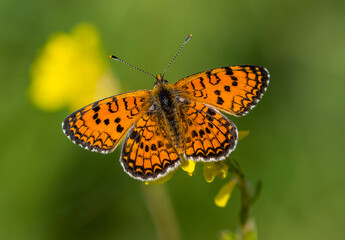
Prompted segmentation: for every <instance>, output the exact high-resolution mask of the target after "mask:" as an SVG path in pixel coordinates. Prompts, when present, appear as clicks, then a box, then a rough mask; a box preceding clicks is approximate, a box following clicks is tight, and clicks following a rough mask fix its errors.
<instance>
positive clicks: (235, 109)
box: [173, 65, 269, 116]
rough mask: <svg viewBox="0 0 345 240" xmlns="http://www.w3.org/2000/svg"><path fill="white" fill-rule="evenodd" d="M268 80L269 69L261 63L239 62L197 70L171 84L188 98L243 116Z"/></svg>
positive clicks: (261, 94) (251, 106)
mask: <svg viewBox="0 0 345 240" xmlns="http://www.w3.org/2000/svg"><path fill="white" fill-rule="evenodd" d="M268 82H269V73H268V71H267V70H266V69H265V68H264V67H259V66H252V65H242V66H229V67H221V68H215V69H212V70H209V71H205V72H201V73H197V74H194V75H191V76H189V77H186V78H183V79H181V80H180V81H178V82H176V83H175V84H174V85H173V86H174V87H175V88H177V89H180V90H181V91H182V96H183V97H185V98H187V99H193V100H195V101H198V102H203V103H206V104H209V105H212V106H215V107H217V108H219V109H221V110H223V111H226V112H228V113H230V114H232V115H235V116H243V115H245V114H247V113H248V111H249V110H251V109H252V108H253V107H254V106H255V105H256V104H257V103H258V101H259V100H260V99H261V97H262V96H263V94H264V93H265V91H266V88H267V85H268Z"/></svg>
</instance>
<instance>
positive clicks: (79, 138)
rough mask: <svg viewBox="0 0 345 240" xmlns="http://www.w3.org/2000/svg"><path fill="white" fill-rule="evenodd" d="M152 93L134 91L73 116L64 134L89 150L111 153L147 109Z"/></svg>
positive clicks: (100, 102)
mask: <svg viewBox="0 0 345 240" xmlns="http://www.w3.org/2000/svg"><path fill="white" fill-rule="evenodd" d="M150 92H151V91H144V90H142V91H133V92H128V93H124V94H119V95H115V96H112V97H109V98H105V99H103V100H100V101H97V102H95V103H92V104H90V105H88V106H86V107H84V108H81V109H80V110H78V111H76V112H74V113H72V114H71V115H69V116H68V117H67V118H66V119H65V120H64V121H63V123H62V128H63V131H64V133H65V134H66V135H67V136H68V137H69V138H70V139H71V140H72V141H73V142H74V143H76V144H78V145H80V146H81V147H83V148H85V149H89V150H92V151H97V152H101V153H109V152H111V151H113V150H114V149H115V147H116V146H117V145H118V143H119V142H120V141H121V139H122V138H123V136H124V134H125V133H126V132H127V130H128V129H129V128H130V127H131V126H132V125H133V124H134V123H135V122H136V121H137V120H138V118H140V116H141V115H142V114H143V113H144V112H145V111H146V110H147V108H148V107H149V106H148V100H149V96H150Z"/></svg>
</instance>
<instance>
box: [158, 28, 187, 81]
mask: <svg viewBox="0 0 345 240" xmlns="http://www.w3.org/2000/svg"><path fill="white" fill-rule="evenodd" d="M191 38H192V34H189V35H188V37H187V39H186V40H185V41H184V42H183V44H182V46H181V47H180V49H179V50H178V52H177V53H176V54H175V56H174V58H173V59H172V60H171V61H170V63H169V64H168V66H166V68H165V69H164V72H163V75H162V78H163V77H164V75H165V72H166V71H167V70H168V68H169V67H170V65H171V64H172V62H173V61H174V60H175V59H176V57H177V56H178V55H179V53H180V52H181V50H182V48H183V47H184V45H186V43H187V42H188V41H189V40H190V39H191Z"/></svg>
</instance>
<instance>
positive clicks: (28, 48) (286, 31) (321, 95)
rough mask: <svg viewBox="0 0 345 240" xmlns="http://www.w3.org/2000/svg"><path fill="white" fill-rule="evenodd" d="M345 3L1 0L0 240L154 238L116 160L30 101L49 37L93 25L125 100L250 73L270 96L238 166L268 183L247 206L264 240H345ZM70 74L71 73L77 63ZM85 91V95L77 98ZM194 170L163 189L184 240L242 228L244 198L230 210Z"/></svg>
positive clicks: (247, 121) (254, 116)
mask: <svg viewBox="0 0 345 240" xmlns="http://www.w3.org/2000/svg"><path fill="white" fill-rule="evenodd" d="M344 9H345V2H344V1H337V0H332V1H320V0H319V1H310V0H307V1H297V0H292V1H273V0H260V1H254V0H250V1H220V0H214V1H206V0H202V1H180V0H175V1H153V0H151V1H133V0H132V1H114V0H112V1H110V0H107V1H53V0H47V1H37V0H31V1H20V0H13V1H9V0H2V1H0V19H1V21H0V30H1V36H0V89H1V94H0V101H1V114H0V123H1V124H0V127H1V136H0V141H1V144H0V146H1V149H0V239H139V238H140V239H157V231H156V229H155V224H154V221H153V220H152V216H151V215H150V211H149V210H148V208H147V200H146V198H145V194H144V191H145V190H143V189H144V188H145V186H143V184H142V183H141V182H139V181H136V180H133V179H132V178H130V177H129V176H128V175H127V174H126V173H124V172H123V170H122V167H121V165H120V163H119V160H118V159H119V153H120V148H118V149H116V151H115V152H114V153H112V154H110V155H101V154H97V153H91V152H89V151H85V150H83V149H81V148H80V147H78V146H76V145H74V144H72V143H71V142H70V141H69V140H68V139H67V138H66V137H65V136H64V134H63V133H62V131H61V122H62V120H63V119H64V118H65V117H66V116H67V115H68V114H69V113H71V110H70V109H68V108H67V107H65V108H63V109H61V110H59V111H52V112H45V111H42V110H40V109H39V108H37V107H35V106H34V105H33V104H32V101H31V100H30V98H29V94H28V89H29V86H30V83H31V79H30V74H29V72H30V69H31V66H32V63H33V62H34V61H35V59H36V58H37V57H38V56H39V52H40V50H41V49H42V47H43V46H44V45H45V43H46V42H47V39H48V38H49V36H51V34H53V33H55V32H65V33H70V32H71V31H72V29H73V28H74V27H75V26H76V25H77V24H79V23H81V22H88V23H90V24H93V25H94V26H95V27H96V28H97V30H98V32H99V34H100V37H101V41H102V47H103V50H104V53H105V54H104V58H105V61H106V62H107V64H109V66H110V68H111V72H112V73H113V74H114V75H116V77H117V80H118V81H119V82H120V84H121V86H122V88H121V91H128V90H134V89H151V88H152V87H153V82H154V81H153V79H152V78H150V77H149V76H147V75H144V74H142V73H140V72H138V71H135V70H133V69H130V68H129V67H128V66H125V65H123V64H120V63H117V62H111V60H109V59H108V58H107V56H108V55H109V54H114V55H116V56H118V57H121V58H123V59H124V60H126V61H128V62H130V63H131V64H134V65H136V66H138V67H141V68H143V69H145V70H147V71H150V72H152V73H153V74H158V73H160V72H161V71H162V70H163V69H164V67H165V66H166V64H167V63H168V62H169V61H170V60H171V58H172V57H173V55H174V54H175V53H176V51H177V49H178V47H179V46H180V44H181V43H182V42H183V40H184V39H185V37H186V36H187V35H188V34H190V33H192V34H193V39H192V40H191V41H190V42H189V43H188V45H187V46H186V47H185V48H184V50H183V51H182V53H181V54H180V56H179V57H178V59H177V60H176V61H175V62H174V64H173V65H172V66H171V67H170V69H169V71H168V72H167V74H166V78H167V79H168V80H169V81H170V82H175V81H177V80H178V79H180V78H182V77H184V76H187V75H190V74H193V73H196V72H199V71H202V70H207V69H210V68H214V67H218V66H224V65H235V64H257V65H262V66H265V67H266V68H267V69H268V70H269V71H270V73H271V81H270V85H269V87H268V90H267V93H266V94H265V96H264V97H263V99H262V101H261V102H260V103H259V104H258V106H257V107H256V108H255V109H254V110H253V111H252V112H251V113H250V114H248V115H247V116H246V117H243V118H234V117H231V120H232V121H234V123H235V124H236V125H237V126H238V128H239V129H240V130H250V131H251V133H250V135H249V136H248V137H247V138H246V139H245V140H243V141H241V142H240V143H239V145H238V148H237V149H236V151H235V152H234V153H233V154H232V155H233V156H234V157H236V158H237V160H238V161H239V163H240V164H241V166H242V168H243V170H244V172H245V173H246V176H247V178H248V180H251V181H252V182H253V183H255V181H257V180H258V179H261V180H262V181H263V190H262V194H261V196H260V198H259V200H258V202H257V204H256V205H255V206H254V207H253V209H252V213H253V215H254V217H255V219H256V223H257V228H258V234H259V239H264V240H271V239H272V240H276V239H280V240H285V239H286V240H290V239H304V240H308V239H339V240H340V239H345V231H344V230H343V225H344V220H345V205H344V203H345V188H344V183H345V174H344V170H345V169H344V168H345V161H344V160H345V159H344V153H345V152H344V136H343V135H344V133H345V127H344V126H345V125H344V120H345V111H344V103H345V94H344V90H345V71H344V61H345V28H344V26H345V14H344ZM75 64H78V63H75ZM84 87H85V88H87V86H84ZM225 182H226V181H224V180H220V179H216V180H215V181H214V182H213V183H211V184H210V183H207V182H205V180H204V179H203V176H202V172H201V165H200V166H198V169H197V173H196V174H195V175H194V176H193V177H189V176H188V175H187V174H186V173H185V172H183V171H178V172H177V173H176V174H175V175H174V177H173V178H172V180H171V181H169V182H168V183H166V184H165V185H164V186H165V187H166V189H167V192H168V194H169V197H170V198H171V204H172V207H173V211H174V213H175V215H176V219H177V223H178V226H179V229H180V234H181V236H182V239H217V236H218V234H219V231H220V230H222V229H228V228H230V229H235V228H236V226H238V211H239V192H238V190H236V191H235V193H234V195H233V196H232V197H231V199H230V202H229V203H228V206H227V207H226V208H218V207H216V206H215V205H214V203H213V198H214V196H215V194H216V193H217V191H218V190H219V188H220V187H221V186H222V185H223V184H224V183H225Z"/></svg>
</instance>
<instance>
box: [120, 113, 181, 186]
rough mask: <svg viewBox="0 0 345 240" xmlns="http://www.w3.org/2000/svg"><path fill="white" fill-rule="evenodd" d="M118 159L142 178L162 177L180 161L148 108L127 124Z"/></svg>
mask: <svg viewBox="0 0 345 240" xmlns="http://www.w3.org/2000/svg"><path fill="white" fill-rule="evenodd" d="M120 159H121V164H122V166H123V168H124V170H125V171H126V172H127V173H128V174H129V175H131V176H132V177H133V178H136V179H139V180H142V181H151V180H155V179H157V178H159V177H163V176H164V175H166V174H167V173H168V172H170V171H172V170H174V169H176V168H177V167H178V166H179V165H180V157H179V155H178V153H177V151H176V150H175V148H174V146H173V145H172V144H171V142H170V141H169V139H168V137H167V134H166V131H165V130H164V127H163V126H162V124H161V123H159V119H158V117H157V115H154V114H153V113H152V112H146V113H145V114H144V115H143V116H142V117H141V118H140V119H139V120H138V122H137V123H136V124H135V125H134V126H133V127H132V128H131V130H130V131H129V133H128V135H127V138H126V140H125V143H124V145H123V148H122V153H121V157H120Z"/></svg>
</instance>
